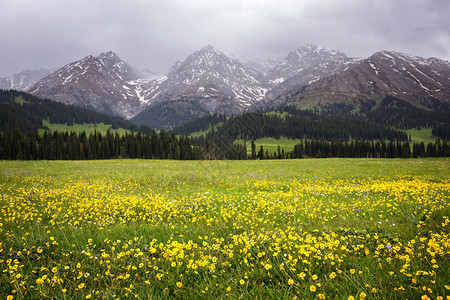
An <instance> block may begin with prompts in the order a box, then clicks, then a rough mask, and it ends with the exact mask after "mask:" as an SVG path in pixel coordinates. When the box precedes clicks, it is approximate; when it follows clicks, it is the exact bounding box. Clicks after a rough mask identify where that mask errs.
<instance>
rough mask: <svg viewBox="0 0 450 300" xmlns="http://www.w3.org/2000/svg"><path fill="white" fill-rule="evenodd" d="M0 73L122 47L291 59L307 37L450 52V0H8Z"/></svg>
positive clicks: (148, 55)
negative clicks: (208, 46) (205, 49)
mask: <svg viewBox="0 0 450 300" xmlns="http://www.w3.org/2000/svg"><path fill="white" fill-rule="evenodd" d="M3 2H4V3H2V18H0V26H1V27H0V28H2V31H1V34H0V37H1V40H2V47H1V49H0V66H1V69H0V76H8V75H12V74H13V73H17V72H19V71H22V70H25V69H29V68H31V69H33V68H39V67H47V68H50V67H60V66H62V65H64V64H67V63H70V62H72V61H75V60H78V59H81V58H83V57H84V56H87V55H89V54H92V55H98V54H99V53H101V52H105V51H109V50H112V51H115V52H116V53H117V54H118V55H119V56H120V57H121V58H122V59H124V60H125V61H127V62H130V63H131V64H133V65H135V66H137V67H140V68H152V69H157V70H160V71H163V72H164V71H166V70H167V69H168V68H169V67H170V66H171V65H172V64H173V63H174V62H175V61H176V60H179V59H182V58H184V57H186V56H187V55H188V54H190V53H192V52H193V51H195V50H197V49H199V48H201V47H203V46H204V45H206V44H211V45H213V46H214V47H216V48H218V49H220V50H222V51H225V52H227V53H230V54H234V55H236V56H238V57H242V58H272V57H284V56H286V55H287V53H288V52H289V51H291V50H293V49H294V48H296V47H297V46H300V45H302V44H307V43H309V44H319V45H323V46H326V47H330V48H333V49H337V50H341V51H343V52H345V53H347V54H348V55H351V56H369V55H371V54H373V53H374V52H376V51H379V50H382V49H388V50H395V51H400V52H407V53H411V54H415V55H419V56H424V57H430V56H435V57H440V58H444V59H449V58H450V33H449V28H450V21H449V19H450V18H448V15H450V1H439V0H436V1H434V0H397V1H395V0H394V1H392V0H364V1H361V0H278V1H273V0H216V1H212V0H191V1H186V0H164V1H163V0H160V1H154V0H150V1H145V0H141V1H139V0H121V1H119V0H108V1H107V0H78V1H75V0H65V1H60V0H40V1H35V0H29V1H26V0H5V1H3Z"/></svg>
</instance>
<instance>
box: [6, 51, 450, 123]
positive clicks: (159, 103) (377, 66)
mask: <svg viewBox="0 0 450 300" xmlns="http://www.w3.org/2000/svg"><path fill="white" fill-rule="evenodd" d="M3 81H4V80H1V81H0V82H3ZM22 82H25V80H22ZM4 86H5V85H1V86H0V87H1V88H4ZM9 88H15V89H19V90H25V91H27V92H29V93H31V94H33V95H35V96H38V97H41V98H48V99H52V100H55V101H58V102H62V103H65V104H73V105H76V106H80V107H84V108H89V109H91V110H95V111H98V112H103V113H107V114H111V115H118V116H122V117H124V118H126V119H130V120H131V121H133V122H135V123H137V124H146V125H149V126H152V127H156V128H163V127H173V126H177V125H181V124H182V123H184V122H187V121H190V120H193V119H196V118H198V117H201V116H205V115H209V114H210V113H220V114H226V115H230V114H240V113H243V112H247V111H251V110H255V109H259V110H271V109H276V108H278V107H280V106H283V105H294V106H296V107H298V108H305V107H306V108H313V107H316V106H318V105H325V104H335V103H344V104H347V105H351V106H353V107H354V108H358V107H360V106H361V105H363V104H364V103H366V102H367V101H380V100H381V99H383V98H384V97H387V96H394V97H396V98H398V99H401V100H402V101H405V102H407V103H409V104H411V105H413V106H415V107H420V108H424V109H430V106H429V102H430V101H431V102H433V101H434V102H435V101H438V102H443V103H447V104H448V102H449V99H450V63H449V62H448V61H445V60H441V59H438V58H428V59H425V58H421V57H417V56H413V55H408V54H403V53H398V52H394V51H380V52H377V53H375V54H374V55H372V56H370V57H369V58H351V57H347V55H346V54H344V53H342V52H340V51H336V50H331V49H327V48H324V47H319V46H315V45H305V46H302V47H299V48H297V49H295V50H294V51H291V52H290V53H288V55H287V56H286V57H285V58H284V59H279V60H266V61H247V62H244V61H241V60H239V59H236V58H234V57H232V56H231V55H227V54H225V53H223V52H221V51H219V50H217V49H215V48H214V47H212V46H209V45H208V46H206V47H204V48H202V49H200V50H198V51H196V52H194V53H192V54H191V55H189V56H188V57H186V58H185V59H183V60H180V61H178V62H176V63H175V64H174V65H173V66H172V67H171V68H170V70H169V71H168V72H167V74H165V75H164V76H161V77H159V78H157V79H154V78H152V77H151V76H149V75H148V73H147V74H146V73H145V72H142V71H139V70H138V69H136V68H134V67H133V66H131V65H129V64H128V63H126V62H124V61H123V60H121V59H120V58H119V57H118V56H117V55H116V54H115V53H113V52H108V53H102V54H100V55H99V56H97V57H94V56H87V57H85V58H83V59H82V60H79V61H77V62H73V63H70V64H68V65H66V66H64V67H62V68H60V69H58V70H56V71H54V72H51V73H49V74H47V75H46V76H45V77H43V78H40V79H39V80H38V81H37V82H35V83H34V84H32V85H31V86H30V85H29V84H22V85H20V86H19V85H16V86H14V87H12V86H11V87H9Z"/></svg>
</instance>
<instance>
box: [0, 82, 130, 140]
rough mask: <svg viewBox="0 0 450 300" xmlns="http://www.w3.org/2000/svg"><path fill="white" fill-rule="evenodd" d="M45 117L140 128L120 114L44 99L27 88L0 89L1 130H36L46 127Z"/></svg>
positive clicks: (67, 122) (60, 122) (72, 121)
mask: <svg viewBox="0 0 450 300" xmlns="http://www.w3.org/2000/svg"><path fill="white" fill-rule="evenodd" d="M42 120H48V121H49V122H50V123H59V124H67V125H73V124H84V123H105V124H111V125H112V128H114V129H116V128H124V129H129V130H137V126H136V125H135V124H133V123H131V122H129V121H126V120H124V119H122V118H120V117H114V116H110V115H105V114H101V113H98V112H94V111H91V110H88V109H84V108H80V107H75V106H71V105H65V104H62V103H59V102H55V101H51V100H48V99H41V98H38V97H35V96H33V95H30V94H27V93H25V92H20V91H15V90H0V130H13V129H16V128H17V129H19V130H21V131H36V130H37V129H40V128H44V125H43V123H42Z"/></svg>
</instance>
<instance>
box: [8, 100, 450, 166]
mask: <svg viewBox="0 0 450 300" xmlns="http://www.w3.org/2000/svg"><path fill="white" fill-rule="evenodd" d="M388 100H389V99H388ZM393 102H395V101H394V100H392V99H390V100H389V101H387V100H386V103H387V104H389V105H392V103H393ZM396 105H398V103H397V104H396ZM382 107H383V109H384V112H385V114H387V110H386V109H385V105H382ZM365 109H366V110H367V108H365ZM402 109H403V107H402ZM408 109H410V108H408ZM337 110H341V111H344V110H345V108H342V107H339V106H335V107H323V108H322V111H321V112H317V111H300V110H296V109H294V108H290V107H286V108H285V109H284V110H282V111H278V112H275V113H269V114H266V113H259V112H253V113H246V114H243V115H238V116H223V115H217V114H212V115H209V116H206V117H203V118H200V119H197V120H195V121H193V122H190V123H187V124H185V125H184V126H181V127H177V128H174V129H172V130H168V131H166V130H160V131H159V132H158V131H156V130H154V129H151V128H149V127H146V126H140V127H139V128H138V127H137V126H136V125H135V124H133V123H131V122H129V121H126V120H123V119H121V118H118V117H114V116H108V115H103V114H100V113H96V112H92V111H90V110H86V109H82V108H77V107H73V106H67V105H64V104H61V103H57V102H53V101H50V100H44V99H39V98H37V97H34V96H32V95H29V94H26V93H24V92H17V91H0V117H1V118H0V120H1V123H0V129H1V132H0V159H4V160H92V159H117V158H131V159H134V158H145V159H177V160H178V159H179V160H202V159H289V158H327V157H342V158H344V157H345V158H346V157H349V158H410V157H438V156H450V149H449V145H448V143H447V140H446V139H447V138H448V130H447V129H448V124H447V122H446V120H445V114H443V116H444V117H443V118H442V119H439V120H438V121H439V122H436V123H435V124H434V127H433V134H434V135H435V136H438V137H442V140H441V139H438V140H437V141H436V142H434V143H433V142H429V143H426V144H425V143H411V141H410V137H409V138H408V136H407V135H406V133H405V132H404V131H402V130H400V129H399V128H401V127H402V126H397V125H398V124H394V125H396V126H394V125H393V126H390V127H388V126H385V125H382V124H380V118H381V116H384V115H380V117H374V116H375V114H374V113H372V112H369V111H368V110H367V112H366V114H367V115H369V116H371V117H370V118H366V119H364V118H360V117H354V116H351V115H349V114H345V113H342V114H341V116H338V115H337V114H336V111H337ZM410 111H412V113H405V116H410V117H409V119H408V120H409V121H408V122H410V121H411V120H412V119H413V118H412V117H411V116H413V115H414V114H417V111H416V110H413V109H410ZM333 112H334V113H333ZM403 112H406V110H403ZM397 113H398V111H397ZM384 118H385V119H386V116H384ZM43 120H49V121H50V122H52V123H53V122H54V123H64V124H68V125H71V124H75V123H77V124H83V123H88V122H93V123H95V122H104V123H108V124H112V128H124V129H127V130H128V132H126V133H125V134H119V133H117V132H111V131H109V130H108V131H107V132H106V133H101V132H98V131H94V132H93V133H92V134H86V132H68V131H64V132H60V131H48V130H47V131H43V133H38V129H45V128H44V126H43ZM371 120H372V121H371ZM390 120H391V121H392V122H393V119H390ZM402 120H403V121H404V120H406V119H405V118H403V119H402ZM422 120H425V121H426V122H428V123H429V124H431V117H430V116H426V118H422ZM419 121H420V118H419ZM403 125H404V124H403ZM415 125H417V124H415ZM419 125H420V124H419ZM47 129H48V128H47ZM196 131H197V132H198V131H204V132H205V134H204V135H200V137H195V138H194V137H189V134H191V133H193V132H196ZM262 137H273V138H276V139H278V138H280V137H287V138H291V139H299V140H300V143H298V144H297V145H295V147H294V149H293V151H285V150H284V149H280V147H278V150H277V151H275V152H272V153H270V152H269V151H268V150H266V149H264V147H263V146H260V147H259V148H257V147H256V146H255V144H254V142H253V141H254V140H256V139H259V138H262ZM236 140H241V141H242V140H243V141H248V142H251V153H247V147H246V142H244V143H242V142H241V143H238V142H236Z"/></svg>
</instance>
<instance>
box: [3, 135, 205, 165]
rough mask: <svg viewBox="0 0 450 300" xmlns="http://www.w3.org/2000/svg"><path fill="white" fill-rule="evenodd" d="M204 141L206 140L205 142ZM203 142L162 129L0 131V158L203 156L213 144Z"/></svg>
mask: <svg viewBox="0 0 450 300" xmlns="http://www.w3.org/2000/svg"><path fill="white" fill-rule="evenodd" d="M206 143H207V142H206ZM206 143H203V144H202V145H199V146H191V144H190V140H189V139H188V138H186V137H185V136H180V137H176V136H175V134H173V133H172V134H169V133H167V132H165V131H164V130H161V132H159V133H156V132H155V131H152V133H151V134H144V133H141V132H137V133H125V134H123V135H121V134H118V133H111V132H110V131H109V130H108V131H107V132H106V134H101V133H99V132H97V131H94V133H92V134H89V135H87V134H86V133H85V132H81V133H77V132H68V131H65V132H58V131H54V132H51V133H50V132H47V131H46V132H44V134H43V135H39V134H38V133H37V132H33V131H30V132H27V133H24V132H21V131H20V130H18V129H16V130H13V131H9V132H1V133H0V159H5V160H15V159H21V160H42V159H43V160H90V159H115V158H146V159H179V160H188V159H203V158H204V154H205V153H206V152H207V151H208V150H209V149H211V148H212V146H211V145H209V144H208V145H207V146H206Z"/></svg>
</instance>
